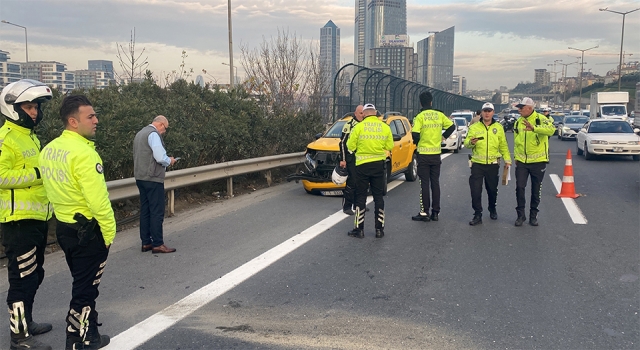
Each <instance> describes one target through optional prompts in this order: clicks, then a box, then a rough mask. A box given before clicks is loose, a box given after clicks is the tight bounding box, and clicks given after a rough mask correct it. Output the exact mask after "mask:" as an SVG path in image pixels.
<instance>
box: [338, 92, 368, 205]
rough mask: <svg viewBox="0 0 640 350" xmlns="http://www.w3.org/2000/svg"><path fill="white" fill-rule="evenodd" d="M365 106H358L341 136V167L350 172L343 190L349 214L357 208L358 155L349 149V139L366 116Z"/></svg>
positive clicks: (343, 203) (344, 203)
mask: <svg viewBox="0 0 640 350" xmlns="http://www.w3.org/2000/svg"><path fill="white" fill-rule="evenodd" d="M363 108H364V106H362V105H359V106H358V107H356V110H355V112H354V113H353V118H351V120H349V121H348V122H346V123H345V124H344V127H342V135H341V137H340V167H341V168H346V169H347V173H348V177H347V183H346V185H345V188H344V190H343V191H342V192H343V199H342V211H343V212H344V213H345V214H347V215H353V214H354V212H353V209H354V208H355V206H354V204H355V194H356V157H355V155H353V154H351V153H349V151H348V150H347V140H348V139H349V135H350V134H351V130H353V128H354V127H355V126H356V124H358V123H359V122H361V121H362V118H364V113H363V111H362V109H363Z"/></svg>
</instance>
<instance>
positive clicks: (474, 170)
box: [464, 102, 511, 226]
mask: <svg viewBox="0 0 640 350" xmlns="http://www.w3.org/2000/svg"><path fill="white" fill-rule="evenodd" d="M481 113H482V119H481V120H480V122H479V123H475V124H472V125H471V126H469V131H468V132H467V137H466V139H465V140H464V146H465V147H467V148H469V149H471V176H469V188H470V189H471V206H472V207H473V211H474V212H473V219H472V220H471V221H470V222H469V225H471V226H475V225H478V224H481V223H482V182H483V180H484V185H485V187H486V189H487V196H488V197H489V217H490V218H491V219H492V220H496V219H498V212H497V211H496V200H497V198H498V182H499V178H500V176H499V172H500V159H501V158H503V159H504V162H505V164H506V166H507V167H509V166H511V156H510V155H509V145H508V144H507V138H506V137H505V135H504V129H503V127H502V125H501V124H500V123H498V122H497V121H495V120H494V119H493V113H494V110H493V104H492V103H489V102H487V103H485V104H484V105H482V112H481Z"/></svg>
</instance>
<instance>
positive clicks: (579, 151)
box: [576, 142, 582, 156]
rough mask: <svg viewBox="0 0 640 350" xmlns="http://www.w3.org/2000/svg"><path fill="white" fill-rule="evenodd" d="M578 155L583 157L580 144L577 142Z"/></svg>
mask: <svg viewBox="0 0 640 350" xmlns="http://www.w3.org/2000/svg"><path fill="white" fill-rule="evenodd" d="M576 154H577V155H579V156H581V155H582V150H581V149H580V147H579V146H578V142H576Z"/></svg>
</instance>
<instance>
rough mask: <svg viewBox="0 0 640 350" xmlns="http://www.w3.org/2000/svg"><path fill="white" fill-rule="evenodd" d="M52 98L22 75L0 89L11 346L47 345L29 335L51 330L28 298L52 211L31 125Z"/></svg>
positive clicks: (0, 195) (2, 223) (36, 282)
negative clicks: (36, 317) (35, 316)
mask: <svg viewBox="0 0 640 350" xmlns="http://www.w3.org/2000/svg"><path fill="white" fill-rule="evenodd" d="M50 99H51V89H49V87H47V86H46V85H45V84H43V83H41V82H39V81H35V80H28V79H23V80H20V81H17V82H15V83H11V84H9V85H7V86H6V87H5V88H4V89H2V93H1V94H0V111H1V112H2V115H4V116H5V123H4V125H3V126H2V128H0V201H1V203H2V205H0V227H1V228H2V244H3V245H4V247H5V253H6V255H7V277H8V278H9V290H8V292H7V305H8V306H9V317H10V324H9V326H10V329H11V341H10V349H49V350H50V349H51V347H50V346H49V345H46V344H43V343H42V342H39V341H37V340H36V339H35V338H33V335H37V334H42V333H46V332H48V331H50V330H51V324H49V323H40V324H38V323H36V322H34V321H33V316H32V312H33V301H34V299H35V296H36V291H37V290H38V287H39V286H40V284H41V283H42V281H43V280H44V269H43V268H42V265H43V264H44V249H45V247H46V245H47V231H48V224H47V221H48V220H49V219H50V218H51V214H52V212H53V210H51V206H50V204H49V200H48V199H47V194H46V192H45V189H44V186H43V185H42V178H41V171H40V169H39V168H38V156H39V155H40V140H38V137H37V136H36V134H35V133H34V131H33V129H34V127H35V126H36V125H38V123H39V122H40V121H41V120H42V117H43V115H42V109H41V105H42V103H44V102H45V101H48V100H50Z"/></svg>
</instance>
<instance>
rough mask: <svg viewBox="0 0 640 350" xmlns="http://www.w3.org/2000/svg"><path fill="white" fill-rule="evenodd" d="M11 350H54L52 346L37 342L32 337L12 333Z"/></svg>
mask: <svg viewBox="0 0 640 350" xmlns="http://www.w3.org/2000/svg"><path fill="white" fill-rule="evenodd" d="M9 349H11V350H52V348H51V346H49V345H47V344H45V343H43V342H40V341H38V340H36V338H34V337H33V336H32V335H28V336H26V337H25V336H24V334H15V333H13V332H12V333H11V345H10V346H9Z"/></svg>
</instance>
